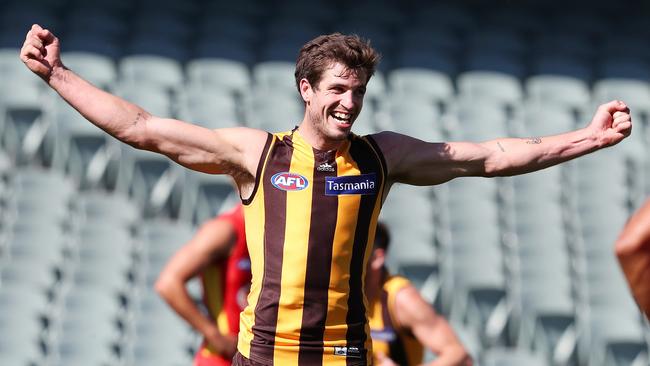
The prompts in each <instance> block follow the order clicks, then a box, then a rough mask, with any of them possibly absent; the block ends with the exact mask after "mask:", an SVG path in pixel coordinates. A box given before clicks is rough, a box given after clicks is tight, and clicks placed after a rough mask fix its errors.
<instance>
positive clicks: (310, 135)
mask: <svg viewBox="0 0 650 366" xmlns="http://www.w3.org/2000/svg"><path fill="white" fill-rule="evenodd" d="M298 131H299V132H300V135H301V136H302V138H303V139H305V141H307V143H308V144H309V145H311V146H312V147H313V148H315V149H317V150H321V151H329V150H338V149H339V148H340V147H341V145H343V143H344V142H345V139H343V140H334V139H331V138H328V137H327V136H325V135H323V134H322V133H321V132H320V131H318V130H316V129H315V128H313V126H312V125H311V123H310V122H309V121H307V117H305V119H304V120H303V121H302V122H301V123H300V126H298Z"/></svg>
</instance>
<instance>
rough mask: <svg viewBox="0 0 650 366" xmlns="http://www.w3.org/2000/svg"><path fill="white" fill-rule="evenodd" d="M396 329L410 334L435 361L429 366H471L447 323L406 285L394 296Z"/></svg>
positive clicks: (417, 293)
mask: <svg viewBox="0 0 650 366" xmlns="http://www.w3.org/2000/svg"><path fill="white" fill-rule="evenodd" d="M395 317H396V320H397V322H398V323H399V324H398V326H399V327H401V328H403V329H407V330H409V331H410V332H411V333H412V334H413V335H414V336H415V338H417V340H418V341H419V342H420V343H422V345H424V346H425V347H427V348H428V349H429V350H430V351H431V352H433V353H434V354H435V355H436V356H437V358H436V359H435V360H434V361H432V362H431V363H429V364H428V365H429V366H471V365H472V359H471V357H470V355H469V354H468V353H467V351H466V350H465V347H463V345H462V343H460V341H459V340H458V338H457V337H456V334H455V333H454V331H453V329H452V328H451V326H450V325H449V323H447V321H446V320H445V319H444V318H443V317H441V316H439V315H438V314H436V312H435V311H434V310H433V308H432V307H431V306H430V305H429V304H428V303H427V302H426V301H425V300H424V299H423V298H422V296H420V293H419V292H418V290H417V289H416V288H415V287H413V286H411V285H409V286H406V287H404V288H402V289H401V290H400V291H399V292H398V293H397V295H396V296H395Z"/></svg>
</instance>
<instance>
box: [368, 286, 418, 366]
mask: <svg viewBox="0 0 650 366" xmlns="http://www.w3.org/2000/svg"><path fill="white" fill-rule="evenodd" d="M409 284H410V282H409V281H408V280H407V279H406V278H404V277H400V276H388V277H387V278H386V280H385V281H384V284H383V286H382V290H381V293H380V295H379V297H378V298H377V299H375V300H374V301H373V302H372V304H371V305H370V312H369V320H370V329H371V334H372V347H373V350H374V351H375V352H376V353H379V352H381V353H383V354H384V355H386V356H388V357H389V358H390V359H391V360H393V361H394V362H395V363H396V364H398V365H401V366H411V365H419V364H421V363H422V359H423V357H424V348H423V347H422V344H420V342H418V340H417V339H416V338H415V337H414V336H413V334H411V333H410V332H408V331H406V330H404V329H401V327H400V326H399V323H398V322H397V320H396V318H395V297H396V296H397V293H398V292H399V291H400V290H401V289H403V288H404V287H405V286H408V285H409Z"/></svg>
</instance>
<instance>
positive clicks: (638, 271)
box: [615, 199, 650, 319]
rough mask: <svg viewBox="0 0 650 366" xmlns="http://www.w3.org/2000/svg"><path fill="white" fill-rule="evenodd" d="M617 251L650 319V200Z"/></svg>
mask: <svg viewBox="0 0 650 366" xmlns="http://www.w3.org/2000/svg"><path fill="white" fill-rule="evenodd" d="M615 250H616V256H617V257H618V261H619V263H620V264H621V267H622V268H623V273H624V274H625V277H626V278H627V281H628V284H629V285H630V289H631V290H632V295H633V296H634V299H635V300H636V302H637V304H639V307H640V308H641V311H643V313H644V314H645V316H646V318H648V319H650V199H648V200H646V201H645V203H644V204H643V206H642V207H641V208H640V209H639V210H637V211H636V212H635V213H634V214H633V215H632V217H631V218H630V220H629V221H628V222H627V224H626V225H625V227H624V228H623V231H622V232H621V234H620V236H619V237H618V240H617V241H616V246H615Z"/></svg>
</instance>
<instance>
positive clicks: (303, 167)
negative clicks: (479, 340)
mask: <svg viewBox="0 0 650 366" xmlns="http://www.w3.org/2000/svg"><path fill="white" fill-rule="evenodd" d="M257 180H258V181H257V182H256V185H255V188H254V190H253V193H252V195H251V197H250V198H249V199H247V200H244V205H245V206H244V213H245V216H246V235H247V238H248V249H249V252H250V254H251V268H252V273H253V280H252V284H251V292H250V294H249V297H248V306H247V307H246V309H245V310H244V312H243V313H242V316H241V325H240V334H239V343H238V349H239V351H240V352H241V353H242V355H243V356H244V357H246V358H249V359H251V360H252V361H255V362H259V363H261V364H264V365H282V366H285V365H287V366H291V365H309V366H314V365H323V364H327V365H368V364H370V362H371V355H372V353H371V347H372V340H371V339H370V328H369V327H368V322H367V316H366V315H367V314H366V310H367V301H366V299H365V296H364V293H363V286H364V284H363V279H364V275H365V267H366V262H367V260H368V258H369V255H370V252H371V250H372V243H373V241H374V236H375V228H376V225H377V218H378V216H379V211H380V209H381V203H382V197H383V191H384V185H385V182H386V164H385V161H384V159H383V156H382V155H381V152H380V151H379V149H378V148H377V146H376V144H375V142H374V141H373V140H372V138H370V137H359V136H356V135H350V136H349V137H348V139H347V140H346V141H345V142H344V143H343V144H342V146H341V147H340V148H339V149H338V150H332V151H321V150H317V149H314V148H312V147H311V146H310V145H309V144H308V143H307V142H306V141H305V140H304V139H303V137H302V136H301V135H300V133H299V131H298V130H297V129H295V130H294V131H292V132H285V133H279V134H275V135H271V134H269V137H268V139H267V143H266V146H265V148H264V152H263V154H262V157H261V160H260V164H259V166H258V171H257Z"/></svg>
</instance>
